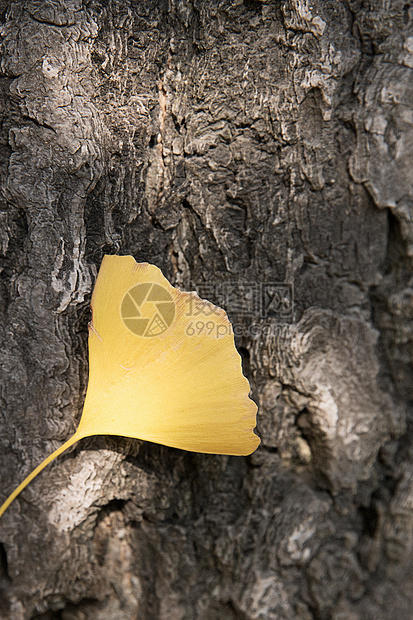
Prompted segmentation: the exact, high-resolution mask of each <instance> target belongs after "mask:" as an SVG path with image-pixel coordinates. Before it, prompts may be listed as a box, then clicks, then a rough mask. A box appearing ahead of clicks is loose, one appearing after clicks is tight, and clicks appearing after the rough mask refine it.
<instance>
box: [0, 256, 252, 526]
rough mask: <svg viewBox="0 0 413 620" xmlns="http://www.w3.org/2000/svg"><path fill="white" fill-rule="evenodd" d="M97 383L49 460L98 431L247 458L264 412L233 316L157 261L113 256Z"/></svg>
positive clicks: (93, 345) (101, 305)
mask: <svg viewBox="0 0 413 620" xmlns="http://www.w3.org/2000/svg"><path fill="white" fill-rule="evenodd" d="M91 306H92V317H93V319H92V321H91V323H90V324H89V384H88V389H87V393H86V399H85V404H84V409H83V413H82V417H81V419H80V422H79V426H78V428H77V431H76V432H75V434H74V435H73V436H72V437H70V438H69V439H68V440H67V441H66V443H64V444H63V445H62V446H61V447H60V448H58V449H57V450H56V451H55V452H53V453H52V454H51V455H50V456H48V457H47V458H46V459H45V460H44V461H43V462H42V463H41V464H40V465H39V466H38V467H37V468H36V469H35V470H34V471H33V472H32V473H31V474H30V475H29V476H28V477H27V478H26V479H25V480H24V481H23V482H22V483H21V484H20V486H18V487H17V489H16V490H15V491H13V493H12V494H11V495H10V496H9V497H8V499H7V500H6V501H5V502H4V504H3V505H2V506H1V507H0V516H1V515H2V514H3V513H4V511H5V510H6V508H7V507H8V506H9V505H10V504H11V502H12V501H13V500H14V499H15V497H16V496H17V495H18V494H19V493H20V491H22V490H23V489H24V488H25V486H26V485H27V484H28V483H29V482H30V481H31V480H33V478H34V477H35V476H37V474H38V473H39V472H40V471H41V470H42V469H43V468H44V467H46V465H48V463H50V462H51V461H52V460H53V459H55V458H56V457H57V456H58V455H59V454H61V453H62V452H64V451H65V450H66V449H67V448H69V447H70V446H71V445H73V444H74V443H76V442H77V441H79V439H82V438H83V437H89V436H92V435H121V436H124V437H134V438H137V439H143V440H147V441H153V442H156V443H160V444H164V445H166V446H171V447H174V448H181V449H183V450H189V451H193V452H204V453H209V454H228V455H248V454H251V453H252V452H254V450H255V449H256V448H257V447H258V445H259V443H260V440H259V438H258V437H257V435H256V434H255V433H254V432H253V429H254V427H255V423H256V413H257V406H256V404H255V403H254V402H253V401H252V400H251V399H250V398H249V396H248V393H249V389H250V386H249V383H248V380H247V379H246V378H245V377H244V375H243V374H242V369H241V358H240V355H239V354H238V352H237V350H236V348H235V343H234V337H233V332H232V327H231V323H230V322H229V320H228V317H227V315H226V313H225V312H224V310H222V309H221V308H218V307H217V306H214V305H213V304H211V303H210V302H208V301H205V300H202V299H200V298H199V297H197V296H196V295H195V294H194V293H184V292H182V291H179V290H178V289H176V288H174V287H173V286H172V285H171V284H170V283H169V282H168V280H166V278H165V277H164V276H163V275H162V273H161V271H160V270H159V269H158V268H157V267H155V266H154V265H149V264H148V263H136V261H135V260H134V258H133V257H132V256H105V257H104V259H103V261H102V265H101V268H100V270H99V275H98V278H97V280H96V285H95V289H94V291H93V296H92V303H91Z"/></svg>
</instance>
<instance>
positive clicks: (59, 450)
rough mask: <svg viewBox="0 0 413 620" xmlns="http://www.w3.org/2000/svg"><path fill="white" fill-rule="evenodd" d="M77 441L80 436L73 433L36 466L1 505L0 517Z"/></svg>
mask: <svg viewBox="0 0 413 620" xmlns="http://www.w3.org/2000/svg"><path fill="white" fill-rule="evenodd" d="M79 439H82V436H81V435H79V434H77V433H75V434H74V435H72V437H70V438H69V439H68V440H67V441H66V442H65V443H64V444H63V445H62V446H60V448H57V450H55V451H54V452H52V454H50V455H49V456H48V457H47V458H45V459H44V461H42V462H41V463H40V465H38V466H37V467H36V469H34V470H33V471H32V472H31V473H30V474H29V475H28V476H27V478H25V479H24V480H23V482H22V483H21V484H19V486H18V487H17V489H15V490H14V491H13V493H11V495H9V497H8V498H7V499H6V501H5V502H4V503H3V504H2V506H1V507H0V517H1V516H2V515H3V513H4V512H5V510H7V508H8V507H9V506H10V504H11V503H12V501H13V500H14V499H16V497H17V496H18V495H19V493H20V492H21V491H23V489H24V488H25V487H26V486H27V485H28V484H29V482H31V481H32V480H33V478H35V477H36V476H37V474H39V473H40V472H41V471H42V469H44V468H45V467H46V466H47V465H48V464H49V463H51V462H52V461H53V460H54V459H55V458H56V457H57V456H59V454H62V452H64V451H65V450H67V449H68V448H70V446H73V444H74V443H76V442H77V441H79Z"/></svg>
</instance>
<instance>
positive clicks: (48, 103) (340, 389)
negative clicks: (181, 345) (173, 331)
mask: <svg viewBox="0 0 413 620" xmlns="http://www.w3.org/2000/svg"><path fill="white" fill-rule="evenodd" d="M0 10H1V11H2V20H3V27H2V64H1V71H2V73H1V79H0V87H1V100H0V101H1V107H2V113H1V117H2V124H1V130H0V135H1V147H0V174H1V184H2V193H1V202H0V208H1V211H0V218H1V229H0V235H1V236H0V251H1V263H0V264H1V279H0V300H1V304H0V312H1V322H0V330H1V332H0V333H1V340H2V343H1V348H0V358H1V397H0V398H1V416H0V421H1V436H0V445H1V448H0V494H1V495H0V497H1V499H2V500H3V499H5V498H6V496H7V495H8V494H9V493H10V492H11V491H12V490H13V488H14V487H15V486H17V484H18V483H19V482H20V481H21V480H22V479H23V478H24V477H25V476H26V475H27V474H28V473H29V472H30V471H31V470H32V469H33V468H34V467H35V466H36V465H37V464H38V463H40V461H42V460H43V458H44V457H45V456H46V455H48V454H49V453H50V452H51V451H52V450H53V449H55V448H56V447H58V446H59V445H60V444H61V443H62V442H63V441H64V440H65V439H67V438H68V437H69V435H70V434H71V433H72V432H73V431H74V429H75V427H76V424H77V422H78V420H79V416H80V413H81V408H82V402H83V398H84V394H85V388H86V382H87V322H88V320H89V311H88V307H89V301H90V294H91V290H92V288H93V282H94V279H95V275H96V272H97V269H98V267H99V264H100V261H101V258H102V256H103V254H105V253H121V254H132V255H133V256H134V257H135V258H136V259H137V260H138V261H148V262H151V263H154V264H156V265H158V266H159V267H161V269H162V270H163V272H164V273H165V275H166V276H167V277H168V278H169V279H170V280H171V281H172V283H174V284H175V285H177V286H179V287H181V288H183V289H186V290H191V289H193V288H194V286H196V287H198V289H199V291H200V292H201V294H204V296H207V297H208V298H209V299H210V300H211V301H213V302H216V303H220V304H221V305H223V306H224V307H225V309H226V310H227V312H228V314H229V316H230V318H231V319H232V320H233V322H234V324H236V325H237V326H238V328H239V330H238V331H239V335H238V336H237V339H236V340H237V345H238V347H239V349H240V351H241V352H242V355H243V358H244V370H245V373H246V374H247V376H248V378H249V379H250V381H251V384H252V394H253V397H254V399H255V400H256V402H257V403H258V404H259V407H260V409H259V416H258V432H259V434H260V436H261V438H262V444H261V446H260V448H259V449H258V451H257V452H256V453H255V454H254V455H252V456H251V457H248V458H239V457H222V456H214V455H199V454H191V453H186V452H182V451H179V450H174V449H170V448H166V447H163V446H158V445H155V444H149V443H145V442H139V441H132V440H126V439H125V440H123V439H121V438H119V439H116V438H104V437H102V438H95V439H90V440H88V441H86V440H84V441H82V442H81V443H80V444H78V445H77V446H76V447H75V448H74V449H73V450H72V451H70V452H68V453H67V454H66V455H64V456H62V457H60V458H59V459H58V460H57V461H55V462H54V463H53V465H52V466H50V467H49V468H48V469H46V470H45V471H44V472H43V473H42V474H41V475H40V476H39V477H38V478H37V479H36V480H35V481H33V483H32V484H31V485H29V486H28V487H27V489H26V490H25V491H24V492H23V493H22V495H21V496H20V497H19V498H18V499H17V500H16V501H15V502H14V503H13V504H12V506H11V507H10V508H9V510H8V511H7V512H6V513H5V515H4V517H3V518H2V520H1V521H0V541H1V543H2V546H1V556H0V557H1V569H0V589H1V599H0V600H1V604H0V614H1V617H2V618H6V619H10V620H26V619H34V618H38V619H40V618H41V619H42V620H48V619H50V618H61V619H64V620H74V619H86V618H87V619H96V620H107V619H112V618H113V619H116V620H130V619H131V618H139V620H158V619H159V620H178V619H179V620H193V619H194V618H196V619H201V620H284V619H285V620H290V619H294V618H299V619H303V620H310V619H311V618H317V619H322V620H324V619H330V618H331V619H333V620H357V619H360V620H361V619H363V620H369V619H371V620H373V619H374V620H377V619H389V618H390V619H391V618H397V619H398V620H403V619H406V620H407V619H411V618H413V611H412V609H413V607H412V605H413V581H412V577H413V562H412V553H411V551H412V527H413V463H412V456H413V450H412V417H411V407H410V409H409V403H410V405H411V399H412V385H413V381H412V366H411V362H412V347H411V344H412V334H413V328H412V321H411V319H412V316H413V310H412V299H413V287H412V257H413V207H412V205H413V181H412V179H413V175H412V173H411V170H412V165H413V86H412V85H413V82H412V68H413V28H412V24H413V6H412V5H411V3H410V2H406V1H405V0H391V1H387V0H334V1H332V0H324V1H322V0H313V1H312V2H308V1H307V0H284V1H280V0H262V1H258V0H244V1H243V2H242V1H241V0H191V1H189V0H169V1H168V2H167V1H166V0H147V1H139V0H108V1H107V2H105V1H104V0H84V1H83V2H82V1H81V0H20V1H16V2H7V1H4V0H3V1H2V2H0ZM228 283H230V286H231V288H232V290H233V294H232V296H231V295H225V294H223V291H224V292H225V291H228ZM268 283H270V284H271V283H272V285H273V283H283V284H285V285H288V286H289V287H290V290H293V295H294V307H293V312H290V310H291V305H290V306H288V307H287V311H286V312H285V313H284V315H283V313H281V312H279V309H277V307H275V306H274V305H271V306H270V309H269V312H267V316H265V313H263V312H260V311H259V309H257V308H256V307H255V306H253V305H252V306H251V307H248V308H247V310H248V311H247V312H246V311H245V308H246V305H245V304H246V303H247V302H246V300H247V299H248V295H251V294H254V295H258V293H259V290H260V289H259V287H260V286H265V285H269V284H268ZM265 290H269V289H265ZM271 290H274V289H271ZM279 290H281V289H279ZM257 291H258V292H257ZM240 300H241V302H242V303H241V304H239V303H238V306H241V307H237V301H238V302H239V301H240ZM243 304H244V305H243ZM247 305H248V304H247ZM252 326H253V327H252Z"/></svg>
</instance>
